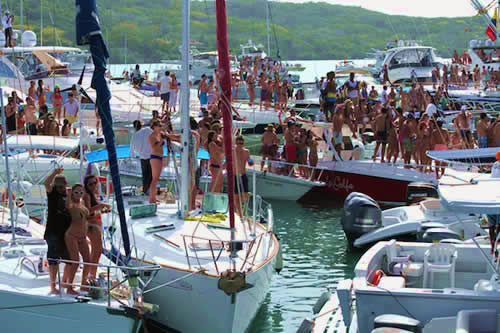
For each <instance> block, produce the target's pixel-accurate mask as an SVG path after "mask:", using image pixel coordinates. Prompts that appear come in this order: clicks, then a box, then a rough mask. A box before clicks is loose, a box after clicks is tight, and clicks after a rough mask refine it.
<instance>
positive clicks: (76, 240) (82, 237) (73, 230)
mask: <svg viewBox="0 0 500 333" xmlns="http://www.w3.org/2000/svg"><path fill="white" fill-rule="evenodd" d="M83 193H84V188H83V186H82V185H81V184H75V185H73V187H72V188H71V189H68V190H67V194H66V196H67V197H68V199H67V200H66V208H67V209H68V212H69V214H70V215H71V225H70V227H69V228H68V230H67V231H66V235H65V236H64V240H65V241H66V247H67V248H68V252H69V256H70V259H71V261H73V262H79V261H80V254H81V255H82V258H83V262H84V263H85V264H84V265H83V272H82V285H81V288H80V290H85V286H87V285H88V276H89V269H90V266H89V265H87V264H86V263H88V262H90V249H89V244H88V242H87V231H88V222H87V218H88V216H89V211H88V209H87V208H86V207H85V205H84V204H83V200H82V197H83ZM78 266H79V264H77V263H71V264H70V270H69V275H68V281H67V282H68V287H67V289H66V293H67V294H70V295H78V292H77V291H76V290H75V289H73V281H74V279H75V275H76V271H77V270H78Z"/></svg>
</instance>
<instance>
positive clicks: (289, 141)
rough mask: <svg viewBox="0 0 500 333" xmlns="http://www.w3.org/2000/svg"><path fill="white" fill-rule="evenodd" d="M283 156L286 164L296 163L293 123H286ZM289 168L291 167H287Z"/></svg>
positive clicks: (295, 127)
mask: <svg viewBox="0 0 500 333" xmlns="http://www.w3.org/2000/svg"><path fill="white" fill-rule="evenodd" d="M284 137H285V156H286V161H287V162H288V163H295V162H296V161H297V149H296V144H297V126H296V124H295V122H294V121H288V123H287V125H286V130H285V134H284ZM289 167H290V168H291V166H289Z"/></svg>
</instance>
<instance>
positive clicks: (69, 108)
mask: <svg viewBox="0 0 500 333" xmlns="http://www.w3.org/2000/svg"><path fill="white" fill-rule="evenodd" d="M47 96H49V101H50V103H51V104H52V107H53V110H52V112H50V110H49V107H48V106H47ZM67 96H68V97H67V100H64V98H63V94H62V93H61V91H60V88H59V87H58V86H57V85H56V86H55V87H54V90H53V91H52V92H50V91H49V89H48V88H46V87H45V85H44V82H43V80H39V81H38V84H36V83H35V81H30V87H29V89H28V93H27V95H26V97H25V98H24V99H22V98H21V97H19V96H18V95H17V93H16V91H12V93H11V96H9V97H8V99H7V105H6V106H5V117H6V127H7V128H6V132H7V134H21V135H22V134H29V135H50V136H70V135H77V129H76V127H75V126H74V124H75V123H77V122H78V120H79V111H80V103H79V101H78V92H77V89H76V87H75V86H73V88H72V89H71V90H70V91H68V94H67ZM96 118H97V120H99V116H98V113H97V110H96ZM96 125H97V131H98V134H99V130H100V123H99V122H97V124H96ZM72 128H73V131H71V129H72ZM2 135H3V131H2Z"/></svg>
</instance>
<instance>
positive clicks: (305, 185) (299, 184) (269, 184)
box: [247, 169, 325, 201]
mask: <svg viewBox="0 0 500 333" xmlns="http://www.w3.org/2000/svg"><path fill="white" fill-rule="evenodd" d="M253 173H255V174H256V180H255V181H256V186H257V193H258V194H259V195H260V196H262V197H263V198H264V199H273V200H289V201H297V200H299V199H300V198H302V197H303V196H304V194H306V193H307V192H309V191H310V190H311V189H312V188H313V187H317V186H321V185H325V183H322V182H314V181H310V180H307V179H302V178H297V177H289V176H282V175H277V174H274V173H270V172H262V171H256V170H253V169H248V170H247V175H248V183H249V186H250V191H253Z"/></svg>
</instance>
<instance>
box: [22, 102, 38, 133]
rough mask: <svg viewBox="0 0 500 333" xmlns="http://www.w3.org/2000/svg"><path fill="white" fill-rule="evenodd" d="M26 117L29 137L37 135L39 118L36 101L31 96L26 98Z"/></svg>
mask: <svg viewBox="0 0 500 333" xmlns="http://www.w3.org/2000/svg"><path fill="white" fill-rule="evenodd" d="M24 114H25V117H26V128H27V129H28V135H37V126H38V118H37V117H36V105H35V100H34V99H33V98H31V97H30V96H28V97H26V106H25V107H24Z"/></svg>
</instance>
